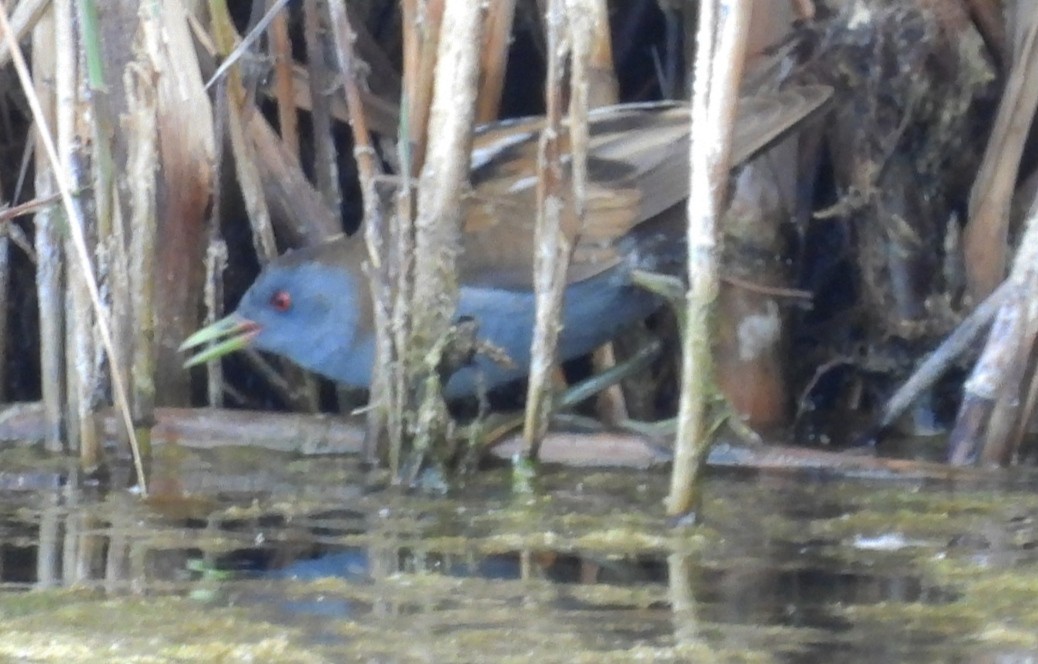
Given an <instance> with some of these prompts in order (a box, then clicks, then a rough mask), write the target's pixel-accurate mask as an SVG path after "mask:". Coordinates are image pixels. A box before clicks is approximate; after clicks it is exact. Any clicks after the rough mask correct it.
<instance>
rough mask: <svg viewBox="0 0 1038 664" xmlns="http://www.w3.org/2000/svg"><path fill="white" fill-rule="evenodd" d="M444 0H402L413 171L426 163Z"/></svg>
mask: <svg viewBox="0 0 1038 664" xmlns="http://www.w3.org/2000/svg"><path fill="white" fill-rule="evenodd" d="M445 1H446V0H426V1H425V2H420V1H419V0H403V15H404V16H403V20H404V90H405V91H406V99H405V100H404V102H403V105H404V106H405V107H406V115H407V126H408V128H409V134H408V141H409V142H410V144H411V145H410V156H411V164H410V168H409V170H410V172H411V173H418V172H419V171H420V170H421V168H422V166H423V165H424V163H425V151H426V147H427V145H428V139H429V133H428V124H429V115H430V112H431V107H432V99H433V82H434V80H435V78H436V75H435V74H436V73H437V68H438V67H439V65H438V62H439V44H440V30H441V28H442V23H443V21H444V11H445V6H444V5H445ZM448 34H451V33H448ZM457 37H458V35H454V34H451V39H455V38H457ZM401 168H404V167H403V166H401Z"/></svg>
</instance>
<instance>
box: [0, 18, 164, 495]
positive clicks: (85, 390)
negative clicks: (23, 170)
mask: <svg viewBox="0 0 1038 664" xmlns="http://www.w3.org/2000/svg"><path fill="white" fill-rule="evenodd" d="M53 11H54V15H55V26H56V29H55V32H54V34H55V35H57V36H64V37H65V38H66V40H67V41H60V40H59V41H58V43H59V44H64V45H66V46H68V47H72V46H73V45H74V44H75V43H76V41H74V40H72V39H71V37H72V34H73V33H71V32H65V30H67V29H68V28H70V27H71V25H72V22H71V20H70V19H71V6H70V5H68V4H66V3H64V2H63V1H62V2H56V3H54V6H53ZM0 30H2V31H3V33H4V34H5V35H7V36H8V37H10V36H11V35H12V32H11V26H10V24H9V22H8V17H7V11H6V9H5V8H4V7H2V6H0ZM63 51H65V49H61V50H59V51H58V54H57V57H56V59H55V69H56V74H57V80H56V82H55V83H56V90H57V92H56V102H57V104H58V107H59V113H58V114H57V115H56V117H55V120H56V125H57V133H58V137H59V140H58V145H60V146H61V148H62V152H61V153H62V155H63V156H64V157H65V159H64V161H63V160H62V159H60V158H59V156H58V154H59V153H58V148H57V147H55V141H54V140H53V138H52V137H51V133H50V130H49V127H48V125H47V124H46V122H47V117H46V116H45V114H44V112H43V109H42V107H41V106H40V100H39V98H37V97H36V95H35V94H34V86H33V82H32V79H31V77H30V75H29V70H28V67H27V66H26V64H25V60H24V58H23V57H22V54H21V51H20V49H19V48H17V46H16V45H15V44H11V54H12V56H13V61H14V65H15V70H16V72H17V74H18V78H19V82H20V83H21V85H22V88H23V91H24V92H25V95H26V98H27V101H28V103H29V108H30V110H31V111H32V115H33V119H34V121H35V123H36V127H37V137H38V139H39V141H38V142H39V144H40V146H41V147H42V148H43V149H44V151H45V153H46V155H47V158H48V161H49V162H50V164H51V168H52V169H53V172H54V174H55V176H56V181H57V182H56V184H57V187H58V189H59V190H60V192H61V198H62V204H63V207H64V210H65V214H66V215H67V221H68V224H67V228H68V231H69V232H68V235H69V245H70V249H71V250H72V251H73V252H74V255H75V256H76V258H77V261H78V262H77V265H78V267H79V269H78V270H74V271H72V273H73V275H75V276H76V279H77V280H78V282H79V283H80V286H79V287H78V288H77V287H75V286H72V290H73V301H76V300H78V299H79V298H80V297H83V299H85V300H86V303H87V307H88V309H89V308H90V307H92V311H88V312H87V313H88V314H92V312H93V311H96V312H97V316H98V317H97V330H98V334H99V336H100V341H101V344H100V345H101V346H102V347H103V349H104V352H105V353H106V354H107V355H108V359H109V365H110V368H111V383H112V389H113V392H114V395H115V403H116V404H117V407H118V410H119V413H120V415H121V418H122V422H123V425H124V426H125V427H126V430H127V433H128V436H129V440H130V449H131V452H132V454H133V458H134V466H135V470H136V473H137V482H138V487H139V489H140V491H141V494H142V495H147V481H146V478H145V475H144V468H143V462H142V459H141V454H140V447H139V446H138V444H137V438H136V435H135V433H134V429H133V422H132V418H131V416H130V406H129V399H128V395H127V391H126V387H125V385H124V384H123V382H122V379H121V377H120V371H119V369H118V367H116V366H114V363H115V362H116V359H115V358H116V357H117V356H116V353H115V349H114V347H113V342H112V335H111V331H110V328H109V323H108V320H107V318H106V316H105V308H104V305H103V304H102V301H101V295H100V292H99V289H98V286H97V280H96V278H95V276H94V274H93V272H92V269H91V260H90V253H89V250H88V248H87V244H86V240H85V237H84V232H83V231H84V229H83V216H82V214H81V211H80V209H79V208H78V206H77V205H76V202H75V201H74V200H73V198H72V191H74V188H73V185H75V184H76V182H75V180H74V178H75V177H76V175H77V173H76V171H75V168H74V165H75V163H76V162H75V161H74V158H75V156H76V155H75V152H74V148H73V147H72V145H71V144H70V143H71V141H72V125H71V122H70V118H68V117H65V116H64V115H63V112H62V109H61V104H62V103H63V102H65V103H67V106H68V108H69V109H72V108H74V105H73V104H72V103H71V101H74V100H75V94H74V90H75V88H74V87H73V88H72V91H71V95H70V90H68V88H67V87H66V86H68V83H69V82H68V81H63V79H64V78H66V77H70V76H74V74H73V73H72V72H74V71H75V70H74V69H73V68H72V67H71V63H70V62H65V63H63V61H62V60H63V58H65V57H67V53H65V54H64V55H63ZM72 59H73V60H75V58H72ZM63 64H65V65H68V66H69V70H68V72H67V73H63V72H62V66H63ZM59 164H62V165H63V168H62V169H60V170H59V169H58V165H59ZM69 176H71V178H72V179H71V180H70V177H69ZM76 291H80V292H82V296H79V295H75V293H76ZM73 314H74V315H76V314H79V315H80V316H81V319H80V323H79V324H80V325H81V329H82V328H83V327H85V325H83V323H82V321H83V319H84V318H86V316H83V312H81V311H74V312H73ZM91 324H92V322H91ZM75 337H76V342H77V343H83V344H84V345H86V344H90V343H92V341H93V339H92V337H90V336H89V335H87V334H77V335H75ZM68 350H69V352H71V353H77V352H78V353H80V356H79V358H78V359H81V360H82V361H83V363H86V362H89V361H91V360H92V359H93V358H92V357H83V355H82V353H83V350H84V349H83V348H76V349H72V348H69V349H68ZM71 363H72V362H70V364H71ZM71 373H72V371H69V372H68V373H67V375H69V374H71ZM75 375H76V376H77V377H80V376H86V377H90V376H91V375H92V373H91V371H90V370H89V368H81V369H78V370H75ZM94 385H95V384H94V383H92V382H89V381H87V380H84V381H83V382H82V383H80V384H79V385H69V386H68V389H69V394H70V395H73V396H75V398H76V399H77V400H78V403H75V404H72V406H71V408H74V409H75V415H76V416H78V417H79V418H80V422H81V423H82V426H81V429H80V432H81V438H80V442H81V444H82V447H81V453H82V450H84V449H85V450H86V453H87V455H88V456H86V457H84V458H83V461H84V463H86V464H90V463H95V462H96V461H97V460H99V458H100V456H99V450H100V447H99V444H98V440H97V438H98V436H97V433H98V432H97V430H96V428H95V427H94V426H93V424H94V423H93V417H92V415H93V412H92V407H93V405H94V404H93V403H92V402H90V401H89V400H88V399H89V398H91V397H92V394H91V390H92V388H93V386H94ZM84 396H85V397H87V398H86V399H84V398H83V397H84ZM70 414H71V409H70ZM77 424H78V423H77ZM95 455H96V456H95Z"/></svg>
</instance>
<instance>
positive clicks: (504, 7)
mask: <svg viewBox="0 0 1038 664" xmlns="http://www.w3.org/2000/svg"><path fill="white" fill-rule="evenodd" d="M514 18H515V0H499V1H498V2H495V3H492V4H491V5H490V7H489V9H488V10H487V27H486V30H485V32H484V34H483V56H482V58H481V59H482V61H483V85H482V86H481V87H480V90H479V98H478V99H477V100H476V123H477V124H484V123H487V122H491V121H493V120H496V119H497V118H498V113H499V111H500V108H501V91H502V90H504V88H505V70H506V69H507V68H508V49H509V46H510V45H511V42H512V21H513V19H514Z"/></svg>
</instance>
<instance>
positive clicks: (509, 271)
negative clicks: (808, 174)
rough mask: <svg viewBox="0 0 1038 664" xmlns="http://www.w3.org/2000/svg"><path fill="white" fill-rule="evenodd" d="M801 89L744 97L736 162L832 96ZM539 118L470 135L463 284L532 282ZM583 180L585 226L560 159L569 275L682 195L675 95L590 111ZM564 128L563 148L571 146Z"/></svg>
mask: <svg viewBox="0 0 1038 664" xmlns="http://www.w3.org/2000/svg"><path fill="white" fill-rule="evenodd" d="M830 92H831V91H830V90H829V89H828V88H823V87H807V88H798V89H795V90H791V91H788V92H782V93H777V94H772V95H767V96H762V97H753V98H746V99H743V100H740V106H739V117H738V119H737V121H736V126H735V134H734V136H733V143H732V163H733V164H740V163H742V162H743V161H745V160H746V159H748V158H749V157H751V156H753V155H754V154H756V153H757V152H759V151H760V150H762V149H764V148H765V147H766V146H768V145H770V144H771V143H772V142H773V141H774V140H775V139H777V138H778V137H780V136H781V135H782V134H783V133H784V132H786V131H788V130H789V129H790V128H791V127H793V126H794V125H796V124H797V123H798V122H799V121H800V120H802V119H803V118H804V117H805V116H807V115H809V114H810V113H811V112H812V111H814V110H816V109H817V108H818V107H820V106H821V105H822V104H823V103H824V102H825V100H826V99H827V98H828V97H829V95H830ZM543 126H544V120H543V118H533V119H523V120H518V121H513V122H510V123H504V124H500V125H491V126H489V127H487V128H485V129H483V130H481V131H480V132H478V133H477V134H476V136H475V137H474V139H473V156H472V175H471V184H472V191H471V192H470V193H469V194H468V195H466V196H465V197H464V200H465V202H464V205H465V208H464V221H463V224H464V232H463V242H464V248H463V252H462V255H461V257H460V262H459V271H460V277H461V280H462V283H465V284H471V285H483V286H492V287H499V288H508V289H531V288H532V271H533V267H532V266H533V255H534V240H533V227H534V223H535V220H536V214H537V174H536V164H537V142H538V137H539V134H540V130H541V129H542V128H543ZM588 129H589V134H590V141H589V145H588V187H587V198H586V206H587V207H586V213H585V220H584V225H583V228H580V224H579V222H578V219H577V215H576V213H575V209H574V206H573V200H572V186H571V184H570V181H569V179H568V178H569V173H570V168H569V161H568V158H567V159H566V161H565V163H564V180H563V183H562V187H561V190H562V194H563V204H564V206H563V219H562V224H563V229H564V232H565V233H566V235H567V237H568V238H570V239H571V241H573V240H575V241H576V247H575V249H574V253H573V258H572V262H571V265H570V270H569V273H568V280H569V281H570V282H571V283H572V282H576V281H580V280H582V279H586V278H589V277H591V276H594V275H596V274H599V273H601V272H603V271H605V270H607V269H609V268H610V267H613V266H614V265H616V264H617V263H618V262H619V261H620V258H621V257H620V256H619V254H618V253H617V251H616V241H617V240H618V239H619V238H621V237H623V236H624V235H626V234H627V233H628V232H630V231H631V230H632V229H633V228H634V227H635V226H637V225H638V224H640V223H642V222H644V221H646V220H647V219H650V218H652V217H654V216H656V215H657V214H659V213H661V212H663V211H664V210H666V209H668V208H671V207H673V206H674V205H675V204H677V203H680V202H681V201H682V200H684V199H685V198H687V197H688V185H689V173H688V148H689V143H688V138H689V111H688V107H687V106H685V105H675V104H671V103H663V104H638V105H620V106H612V107H608V108H603V109H599V110H596V111H595V112H593V113H592V114H591V116H590V117H589V127H588ZM567 139H568V135H567V134H565V133H564V134H563V153H564V154H568V152H569V150H568V141H567Z"/></svg>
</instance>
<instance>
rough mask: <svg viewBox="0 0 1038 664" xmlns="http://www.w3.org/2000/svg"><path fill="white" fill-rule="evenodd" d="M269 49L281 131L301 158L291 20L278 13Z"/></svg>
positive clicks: (294, 153) (290, 146)
mask: <svg viewBox="0 0 1038 664" xmlns="http://www.w3.org/2000/svg"><path fill="white" fill-rule="evenodd" d="M270 50H271V53H272V55H273V56H274V96H275V98H276V99H277V104H278V129H279V130H280V134H281V140H282V141H283V142H284V143H285V148H286V151H287V152H288V153H289V154H291V155H293V156H295V157H298V155H299V116H298V114H297V112H296V100H295V81H294V78H295V73H294V71H293V66H292V65H293V61H292V42H291V41H290V39H289V36H288V17H287V16H286V15H285V12H278V14H277V16H275V17H274V20H273V21H272V22H271V24H270Z"/></svg>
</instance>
